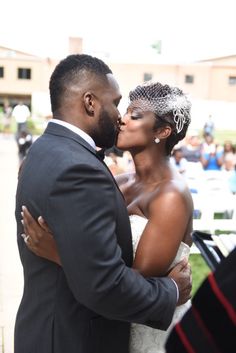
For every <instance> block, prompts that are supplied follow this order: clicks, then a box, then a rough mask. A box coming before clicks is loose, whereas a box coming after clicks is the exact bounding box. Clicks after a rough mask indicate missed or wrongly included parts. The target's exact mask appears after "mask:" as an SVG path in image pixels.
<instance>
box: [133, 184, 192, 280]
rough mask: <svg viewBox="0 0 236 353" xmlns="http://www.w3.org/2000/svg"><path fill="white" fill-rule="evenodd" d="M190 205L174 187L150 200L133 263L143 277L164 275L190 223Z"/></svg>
mask: <svg viewBox="0 0 236 353" xmlns="http://www.w3.org/2000/svg"><path fill="white" fill-rule="evenodd" d="M189 207H190V205H188V204H187V203H186V202H185V200H184V198H183V196H182V195H181V193H179V192H176V191H174V190H163V192H162V193H161V194H159V195H158V196H156V197H154V198H153V200H152V201H151V202H150V204H149V209H148V211H149V212H148V213H149V214H148V218H149V220H148V222H147V225H146V227H145V229H144V231H143V234H142V236H141V239H140V241H139V244H138V248H137V251H136V255H135V259H134V264H133V267H134V268H135V269H137V270H138V271H139V272H140V273H141V274H142V275H144V276H145V277H150V276H155V277H156V276H164V275H166V273H167V271H168V270H169V268H170V265H171V263H172V262H173V260H174V258H175V256H176V253H177V251H178V248H179V246H180V243H181V241H182V240H183V235H184V234H185V233H186V229H187V227H188V225H189V222H191V209H189Z"/></svg>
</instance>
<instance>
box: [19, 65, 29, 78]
mask: <svg viewBox="0 0 236 353" xmlns="http://www.w3.org/2000/svg"><path fill="white" fill-rule="evenodd" d="M18 78H19V79H24V80H30V79H31V69H26V68H19V69H18Z"/></svg>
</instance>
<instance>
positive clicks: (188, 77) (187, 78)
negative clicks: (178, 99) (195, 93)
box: [185, 75, 194, 83]
mask: <svg viewBox="0 0 236 353" xmlns="http://www.w3.org/2000/svg"><path fill="white" fill-rule="evenodd" d="M193 82H194V76H193V75H185V83H193Z"/></svg>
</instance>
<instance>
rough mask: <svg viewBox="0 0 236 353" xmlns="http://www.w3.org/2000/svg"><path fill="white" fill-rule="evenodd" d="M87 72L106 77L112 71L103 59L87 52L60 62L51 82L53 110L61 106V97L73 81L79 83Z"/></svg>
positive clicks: (70, 56)
mask: <svg viewBox="0 0 236 353" xmlns="http://www.w3.org/2000/svg"><path fill="white" fill-rule="evenodd" d="M87 73H93V74H95V75H97V76H99V77H100V78H103V79H105V76H106V75H107V74H109V73H110V74H112V71H111V69H110V68H109V67H108V66H107V65H106V64H105V63H104V62H103V61H102V60H100V59H98V58H96V57H93V56H90V55H86V54H73V55H69V56H67V57H66V58H65V59H63V60H61V61H60V62H59V64H58V65H57V66H56V68H55V70H54V71H53V73H52V75H51V78H50V82H49V91H50V99H51V108H52V112H55V111H56V110H58V109H59V108H60V103H61V98H62V96H63V94H64V93H65V92H66V89H67V88H68V87H69V86H70V85H72V84H73V83H74V84H75V83H76V84H77V85H78V83H79V82H80V78H81V77H82V75H83V76H84V74H87Z"/></svg>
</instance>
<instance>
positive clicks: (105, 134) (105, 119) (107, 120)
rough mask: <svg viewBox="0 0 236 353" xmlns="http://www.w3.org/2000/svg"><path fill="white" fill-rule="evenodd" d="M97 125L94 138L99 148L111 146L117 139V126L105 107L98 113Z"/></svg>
mask: <svg viewBox="0 0 236 353" xmlns="http://www.w3.org/2000/svg"><path fill="white" fill-rule="evenodd" d="M98 126H99V129H98V130H99V133H98V134H97V135H96V139H94V140H95V143H96V145H97V146H99V147H101V148H110V147H112V146H113V145H114V144H115V142H116V140H117V134H118V128H117V125H116V123H114V122H113V121H112V118H111V117H110V114H109V113H108V112H107V111H106V110H105V109H103V110H102V111H101V113H100V117H99V122H98Z"/></svg>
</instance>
